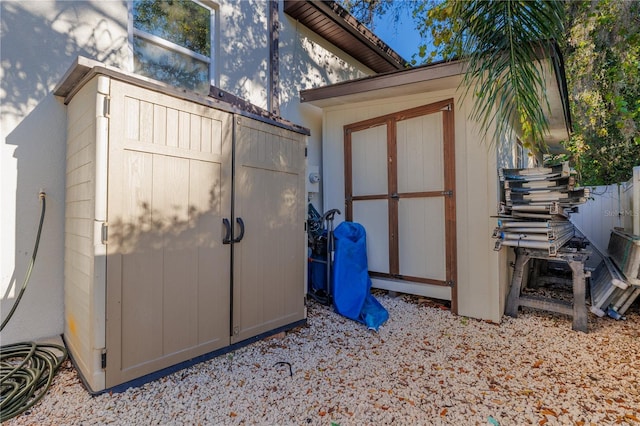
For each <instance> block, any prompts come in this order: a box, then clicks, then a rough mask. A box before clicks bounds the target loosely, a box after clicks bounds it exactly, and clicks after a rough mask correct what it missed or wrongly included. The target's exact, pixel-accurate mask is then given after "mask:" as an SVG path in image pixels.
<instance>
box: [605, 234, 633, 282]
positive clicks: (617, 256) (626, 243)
mask: <svg viewBox="0 0 640 426" xmlns="http://www.w3.org/2000/svg"><path fill="white" fill-rule="evenodd" d="M607 251H608V252H609V256H611V260H613V263H615V264H616V266H617V267H618V268H619V269H620V271H621V272H622V273H623V274H624V276H625V277H626V278H627V280H628V281H629V282H630V283H631V284H633V285H640V236H638V235H632V234H630V233H627V232H624V231H618V230H616V229H614V230H612V231H611V236H610V237H609V246H608V247H607Z"/></svg>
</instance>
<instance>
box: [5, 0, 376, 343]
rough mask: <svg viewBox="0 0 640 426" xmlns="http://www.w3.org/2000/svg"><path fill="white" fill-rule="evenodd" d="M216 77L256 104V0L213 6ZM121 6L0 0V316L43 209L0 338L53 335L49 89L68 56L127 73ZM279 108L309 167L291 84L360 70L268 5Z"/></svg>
mask: <svg viewBox="0 0 640 426" xmlns="http://www.w3.org/2000/svg"><path fill="white" fill-rule="evenodd" d="M201 1H202V2H203V3H205V4H213V5H214V6H215V7H216V9H217V11H218V18H217V25H218V29H217V37H216V46H217V47H218V49H217V56H216V57H215V58H214V61H215V62H216V64H217V65H216V77H215V80H216V83H217V84H218V85H219V87H220V88H222V89H224V90H226V91H228V92H231V93H233V94H235V95H237V96H240V97H242V98H244V99H247V100H249V101H251V102H252V103H254V104H255V105H257V106H260V107H263V108H266V107H267V106H268V105H267V98H268V97H267V87H268V75H269V74H268V60H269V59H268V58H269V53H268V47H267V46H268V43H267V41H268V32H267V10H268V3H267V2H266V1H265V0H255V1H235V0H233V1H232V0H229V1H220V2H217V3H213V2H210V1H208V0H201ZM129 6H130V5H129V4H128V3H127V2H126V1H124V0H120V1H116V0H110V1H104V0H95V1H54V0H37V1H29V0H2V1H0V12H1V20H2V21H1V34H2V35H1V38H0V49H1V51H2V56H1V58H0V61H1V63H2V69H1V70H0V80H1V83H0V134H1V135H2V141H3V143H2V146H1V149H0V182H1V184H0V206H2V208H0V254H1V255H0V299H1V302H0V311H1V312H2V319H4V318H5V315H6V313H7V312H8V311H9V309H10V307H11V306H12V305H13V303H14V301H15V298H16V297H17V294H18V292H19V289H20V286H21V284H22V281H23V278H24V276H25V274H26V271H27V267H28V264H29V260H30V258H31V255H32V251H33V245H34V241H35V237H36V232H37V225H38V219H39V215H40V203H39V199H38V193H39V192H40V190H44V191H45V192H46V194H47V197H46V202H47V212H46V218H45V221H44V229H43V232H42V237H41V241H40V247H39V250H38V258H37V261H36V265H35V268H34V270H33V273H32V275H31V280H30V283H29V286H28V288H27V290H26V292H25V295H24V297H23V299H22V301H21V304H20V307H19V308H18V310H17V311H16V313H15V315H14V316H13V319H12V320H11V322H10V323H9V324H8V326H7V327H6V328H5V330H3V332H2V336H1V339H2V342H1V343H2V344H8V343H12V342H15V341H21V340H32V339H38V338H41V337H48V336H53V335H58V334H61V333H62V331H63V318H64V316H63V312H64V307H63V274H64V268H63V263H64V262H63V254H64V235H63V232H64V200H65V189H64V188H65V143H66V107H65V106H64V105H63V103H62V100H61V99H57V98H55V97H54V96H53V95H52V89H53V88H54V86H55V85H56V84H57V83H58V82H59V81H60V79H61V78H62V76H63V75H64V73H65V72H66V70H67V69H68V68H69V67H70V65H71V64H72V62H73V61H74V59H75V58H76V57H77V56H79V55H82V56H85V57H89V58H92V59H96V60H98V61H100V62H103V63H105V64H107V65H111V66H116V67H118V68H121V69H123V70H125V71H131V70H132V68H133V66H132V63H133V58H132V52H131V49H130V45H129V37H130V34H129V31H130V29H129V23H128V16H129V9H130V7H129ZM279 6H280V7H279V9H280V34H279V37H280V47H279V49H280V61H281V62H280V69H279V74H280V75H279V80H280V102H281V115H282V116H283V117H284V118H286V119H288V120H289V121H292V122H294V123H296V124H299V125H302V126H305V127H307V128H309V129H310V130H311V137H310V138H309V142H308V143H309V159H308V163H309V164H310V165H317V166H319V165H320V163H321V148H320V147H321V137H322V113H321V112H320V111H319V110H318V109H317V108H315V107H312V106H310V105H305V104H302V105H301V104H300V102H299V95H298V93H299V90H300V89H306V88H311V87H318V86H320V85H324V84H329V83H335V82H339V81H343V80H348V79H353V78H358V77H362V76H365V75H369V74H372V72H371V70H370V69H368V68H367V67H365V66H364V65H362V64H360V63H358V62H357V61H355V60H354V59H353V58H351V57H350V56H348V55H346V54H345V53H344V52H342V51H341V50H339V49H337V48H335V46H332V45H330V44H329V43H327V42H326V41H325V40H323V39H322V38H320V37H318V36H317V35H315V34H314V33H312V32H310V31H309V30H308V29H306V28H305V27H304V26H303V25H301V24H299V23H298V22H297V21H295V20H293V19H291V18H290V17H288V16H287V15H285V14H284V13H283V12H282V10H283V5H282V3H280V5H279Z"/></svg>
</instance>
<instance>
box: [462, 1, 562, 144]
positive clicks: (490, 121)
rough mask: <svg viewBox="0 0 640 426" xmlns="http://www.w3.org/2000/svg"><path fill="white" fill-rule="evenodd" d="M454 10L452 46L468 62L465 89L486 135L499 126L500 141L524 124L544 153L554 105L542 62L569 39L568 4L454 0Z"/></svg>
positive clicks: (530, 141) (532, 141)
mask: <svg viewBox="0 0 640 426" xmlns="http://www.w3.org/2000/svg"><path fill="white" fill-rule="evenodd" d="M451 7H452V16H453V17H454V18H455V25H454V29H456V31H455V32H454V35H453V38H452V42H451V43H452V44H453V46H454V47H456V48H457V46H458V45H459V46H460V52H461V53H462V56H463V57H464V58H465V59H466V60H467V69H466V71H465V75H464V77H463V81H462V85H463V87H464V90H465V95H468V94H469V93H472V94H473V100H474V105H473V108H472V112H471V117H472V118H473V119H474V120H477V121H478V122H479V123H480V125H481V126H482V129H483V130H484V132H485V134H486V132H488V130H489V129H491V128H492V127H493V126H495V133H494V139H495V140H497V139H499V138H501V137H502V136H503V135H505V134H508V133H510V132H511V131H512V127H511V126H512V124H513V123H517V122H518V121H520V123H522V125H523V128H524V129H525V137H526V140H525V142H526V143H528V144H529V145H530V146H532V147H533V148H537V149H539V150H545V149H546V145H545V144H544V134H545V133H546V132H547V131H548V128H549V123H548V120H547V113H548V111H549V106H548V101H547V98H546V93H545V91H544V87H545V80H544V71H545V70H544V69H543V62H542V61H540V59H539V58H540V57H541V56H545V55H544V52H547V51H548V50H549V49H551V48H552V45H551V43H549V40H558V39H561V38H562V36H563V34H564V26H563V23H564V5H563V3H561V2H557V1H518V0H504V1H496V2H487V1H483V0H453V1H452V6H451ZM549 56H550V55H549ZM541 98H542V99H541Z"/></svg>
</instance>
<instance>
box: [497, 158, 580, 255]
mask: <svg viewBox="0 0 640 426" xmlns="http://www.w3.org/2000/svg"><path fill="white" fill-rule="evenodd" d="M499 176H500V181H501V182H502V201H501V202H500V205H499V207H498V214H499V217H498V227H497V228H496V229H495V230H494V233H493V237H494V238H496V239H497V241H496V244H495V247H494V249H495V250H500V249H501V248H502V246H511V247H527V248H534V249H546V250H549V255H551V256H555V255H556V254H557V252H558V250H559V249H560V248H561V247H562V246H563V245H565V244H566V243H567V242H568V241H569V240H571V238H573V236H574V231H575V230H574V227H573V224H572V223H571V222H569V220H568V219H569V215H570V214H571V213H572V212H577V211H578V207H577V206H578V205H580V204H583V203H585V202H586V201H587V198H588V197H589V195H590V193H589V188H577V187H576V180H575V176H574V172H573V171H572V169H571V168H570V167H569V163H567V162H564V163H562V164H559V165H556V166H551V167H535V168H525V169H500V171H499Z"/></svg>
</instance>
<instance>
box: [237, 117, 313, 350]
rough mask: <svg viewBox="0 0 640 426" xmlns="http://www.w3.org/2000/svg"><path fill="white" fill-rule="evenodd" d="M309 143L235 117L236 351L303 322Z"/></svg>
mask: <svg viewBox="0 0 640 426" xmlns="http://www.w3.org/2000/svg"><path fill="white" fill-rule="evenodd" d="M304 142H305V137H304V136H303V135H301V134H298V133H295V132H292V131H289V130H284V129H280V128H278V127H275V126H272V125H268V124H265V123H261V122H259V121H256V120H252V119H249V118H246V117H236V145H235V164H236V166H235V179H234V182H235V197H234V198H235V204H234V217H235V218H236V221H237V219H241V220H242V223H243V224H244V227H245V233H244V236H243V237H242V240H241V241H240V242H238V243H235V244H234V245H233V301H232V306H233V314H232V317H233V320H232V321H233V327H232V328H233V330H232V333H233V336H232V339H231V340H232V343H235V342H239V341H242V340H245V339H248V338H250V337H254V336H257V335H259V334H261V333H264V332H267V331H271V330H274V329H276V328H278V327H281V326H285V325H289V324H291V323H293V322H296V321H298V320H301V319H303V318H304V315H305V313H304V297H305V289H304V264H305V262H306V257H305V254H306V250H305V247H306V234H305V228H304V226H305V220H306V212H305V203H304V200H305V199H304V197H305V183H304V166H305V157H304V150H305V143H304ZM234 225H235V228H236V229H235V233H234V236H237V234H238V232H240V231H239V229H238V228H239V227H240V224H239V223H237V222H236V223H235V224H234Z"/></svg>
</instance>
